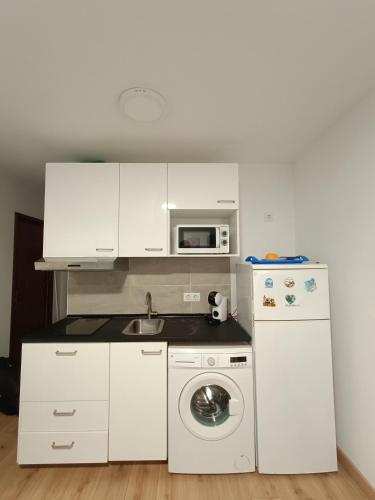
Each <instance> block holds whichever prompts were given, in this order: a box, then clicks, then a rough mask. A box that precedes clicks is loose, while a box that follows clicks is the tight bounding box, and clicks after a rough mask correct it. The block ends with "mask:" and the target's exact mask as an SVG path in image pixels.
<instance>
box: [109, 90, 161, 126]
mask: <svg viewBox="0 0 375 500" xmlns="http://www.w3.org/2000/svg"><path fill="white" fill-rule="evenodd" d="M119 105H120V110H121V113H122V114H123V115H124V116H126V118H129V119H130V120H132V121H135V122H141V123H152V122H156V121H158V120H160V119H162V118H164V116H165V115H166V110H167V103H166V100H165V99H164V97H163V96H162V95H161V94H159V92H156V91H155V90H152V89H148V88H146V87H133V88H131V89H127V90H124V92H122V93H121V94H120V99H119Z"/></svg>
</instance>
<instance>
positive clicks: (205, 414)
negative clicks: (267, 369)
mask: <svg viewBox="0 0 375 500" xmlns="http://www.w3.org/2000/svg"><path fill="white" fill-rule="evenodd" d="M168 377H169V378H168V470H169V472H175V473H186V474H228V473H239V472H252V471H254V470H255V447H254V399H253V371H252V349H251V346H250V345H249V344H246V343H243V344H236V345H204V346H202V345H201V346H199V345H195V346H191V345H190V346H187V345H170V346H169V348H168Z"/></svg>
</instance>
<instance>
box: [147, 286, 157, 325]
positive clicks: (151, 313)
mask: <svg viewBox="0 0 375 500" xmlns="http://www.w3.org/2000/svg"><path fill="white" fill-rule="evenodd" d="M145 304H146V306H147V317H148V319H151V316H157V315H158V313H157V311H153V310H152V297H151V293H150V292H147V293H146V302H145Z"/></svg>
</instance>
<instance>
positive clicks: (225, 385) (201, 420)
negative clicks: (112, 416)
mask: <svg viewBox="0 0 375 500" xmlns="http://www.w3.org/2000/svg"><path fill="white" fill-rule="evenodd" d="M179 412H180V417H181V419H182V421H183V423H184V425H185V427H186V428H187V429H188V430H189V431H190V432H191V433H192V434H194V436H197V437H199V438H201V439H205V440H219V439H224V438H226V437H228V436H229V435H230V434H232V433H233V432H234V431H235V430H236V429H237V427H238V426H239V425H240V423H241V420H242V418H243V414H244V401H243V396H242V393H241V390H240V388H239V387H238V385H237V384H236V383H235V382H234V381H233V380H232V379H231V378H230V377H227V376H226V375H223V374H221V373H212V372H209V373H202V374H200V375H197V376H196V377H194V378H192V379H190V380H189V382H187V384H186V385H185V386H184V388H183V390H182V392H181V395H180V399H179Z"/></svg>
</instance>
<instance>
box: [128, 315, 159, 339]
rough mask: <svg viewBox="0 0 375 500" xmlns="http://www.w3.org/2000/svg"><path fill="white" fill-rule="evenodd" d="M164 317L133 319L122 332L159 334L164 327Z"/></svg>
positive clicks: (129, 333)
mask: <svg viewBox="0 0 375 500" xmlns="http://www.w3.org/2000/svg"><path fill="white" fill-rule="evenodd" d="M164 323H165V321H164V319H158V318H153V319H143V318H140V319H133V320H132V321H131V322H130V323H129V324H128V326H127V327H126V328H125V329H124V330H123V331H122V332H121V333H123V334H124V335H157V334H158V333H161V332H162V330H163V327H164Z"/></svg>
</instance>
